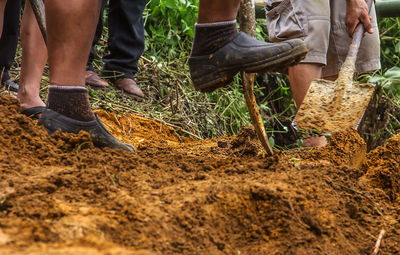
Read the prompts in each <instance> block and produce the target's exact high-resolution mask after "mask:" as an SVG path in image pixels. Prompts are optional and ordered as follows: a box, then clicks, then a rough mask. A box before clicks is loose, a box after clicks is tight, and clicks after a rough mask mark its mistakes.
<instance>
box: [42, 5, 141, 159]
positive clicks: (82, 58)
mask: <svg viewBox="0 0 400 255" xmlns="http://www.w3.org/2000/svg"><path fill="white" fill-rule="evenodd" d="M45 9H46V25H47V35H48V37H47V44H48V56H49V64H50V83H51V86H50V88H49V95H48V100H47V107H46V110H45V111H44V112H43V113H42V116H41V117H40V119H39V122H38V124H39V125H43V126H44V127H45V128H46V130H47V131H48V132H49V133H53V132H55V131H57V130H58V131H61V132H66V133H79V132H80V131H86V132H88V133H89V135H90V137H91V138H92V141H93V144H94V145H96V146H99V147H112V148H120V149H123V150H126V151H130V152H135V148H134V147H133V146H132V145H129V144H124V143H121V142H120V141H118V140H117V139H116V138H115V137H113V136H112V135H111V134H110V133H109V132H108V131H107V129H106V128H105V127H104V125H103V124H102V123H101V121H100V119H98V118H97V116H96V115H95V114H94V113H93V111H92V109H91V106H90V102H89V94H88V90H87V89H86V88H85V71H86V63H87V60H88V56H89V50H90V46H91V44H92V41H93V37H94V32H95V29H96V24H97V21H98V16H99V13H100V1H99V0H70V1H68V4H65V1H64V0H51V1H48V0H47V1H45Z"/></svg>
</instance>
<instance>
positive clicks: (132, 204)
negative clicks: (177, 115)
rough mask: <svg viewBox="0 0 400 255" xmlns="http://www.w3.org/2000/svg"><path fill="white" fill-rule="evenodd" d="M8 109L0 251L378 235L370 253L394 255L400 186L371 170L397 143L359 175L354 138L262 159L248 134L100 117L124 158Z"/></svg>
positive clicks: (184, 249)
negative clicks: (125, 147) (187, 132)
mask: <svg viewBox="0 0 400 255" xmlns="http://www.w3.org/2000/svg"><path fill="white" fill-rule="evenodd" d="M17 109H18V106H17V103H16V101H15V100H13V99H11V98H9V97H2V98H1V99H0V144H1V147H0V148H1V149H0V254H44V253H45V254H113V255H114V254H352V255H354V254H370V253H371V252H372V250H373V249H374V245H375V242H376V238H377V236H378V234H379V232H380V231H381V229H384V230H385V231H386V234H385V236H384V238H383V242H382V244H381V246H380V251H379V254H398V253H400V247H399V245H398V244H399V243H400V232H399V229H400V223H399V222H398V219H400V216H399V212H400V206H399V205H398V204H397V203H396V200H395V199H393V197H392V196H388V195H386V194H391V193H390V192H392V193H396V192H397V191H398V190H397V187H398V186H395V183H396V180H398V179H396V178H397V177H395V174H391V175H390V177H391V178H392V179H391V183H392V184H391V186H390V185H388V184H387V183H388V181H387V179H388V177H389V175H388V176H386V175H382V174H380V172H384V171H389V172H390V173H395V164H396V162H397V161H396V157H397V153H398V148H399V147H398V146H397V147H396V145H395V143H394V142H390V143H388V145H387V146H386V147H385V148H380V149H378V150H377V151H375V152H372V153H371V154H369V155H368V156H367V161H365V163H364V165H363V166H362V168H358V166H360V164H361V162H363V161H364V159H365V157H364V155H365V144H364V143H363V141H362V140H361V138H360V137H359V136H358V135H357V133H356V132H355V131H354V130H349V131H348V132H342V133H340V134H335V135H334V136H333V137H332V141H331V143H330V144H329V146H327V147H325V148H321V149H313V150H296V151H286V152H279V153H276V154H275V155H274V156H272V157H267V156H266V155H265V154H264V153H262V150H260V148H261V147H260V146H259V144H258V142H257V140H256V138H255V136H254V132H253V131H252V130H251V129H249V128H245V129H243V130H242V131H241V133H240V134H239V135H238V136H237V137H233V138H228V137H223V138H219V139H212V140H203V141H197V140H193V139H188V138H184V137H180V136H178V135H177V134H176V133H175V132H174V130H173V129H171V128H169V127H168V126H166V125H162V124H160V123H157V122H155V121H152V120H148V119H145V118H142V117H138V116H135V115H129V116H128V115H125V116H118V115H114V114H111V113H107V112H103V111H100V112H98V114H99V115H100V117H101V118H102V120H103V121H104V122H105V124H106V126H107V127H108V128H109V130H110V131H111V132H112V133H113V134H114V135H116V136H117V137H119V138H120V139H121V140H123V141H124V142H130V143H132V144H134V145H135V146H137V148H138V154H137V155H132V154H129V153H127V152H124V151H122V150H112V149H99V148H95V147H93V145H92V143H91V142H90V140H89V139H88V137H87V134H85V133H81V134H79V135H66V134H56V135H54V136H52V137H50V136H48V135H47V133H46V132H45V131H44V130H43V128H41V127H38V126H36V125H35V122H34V121H32V120H30V119H28V118H26V117H24V116H22V115H20V114H18V113H17ZM394 140H395V139H394ZM394 140H393V141H394ZM379 153H380V154H379ZM389 162H391V163H389ZM381 166H382V167H381ZM387 166H389V167H387ZM380 167H381V168H380ZM390 167H392V168H390ZM378 169H381V170H378ZM383 169H386V170H383ZM387 169H390V170H387ZM389 172H388V173H389ZM364 173H366V174H365V175H364ZM385 178H386V179H385ZM388 192H389V193H388Z"/></svg>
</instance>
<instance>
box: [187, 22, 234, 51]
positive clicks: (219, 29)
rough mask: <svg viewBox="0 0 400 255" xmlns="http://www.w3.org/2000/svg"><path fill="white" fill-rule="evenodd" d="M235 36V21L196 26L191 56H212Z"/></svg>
mask: <svg viewBox="0 0 400 255" xmlns="http://www.w3.org/2000/svg"><path fill="white" fill-rule="evenodd" d="M236 34H237V29H236V20H231V21H222V22H215V23H201V24H196V26H195V35H194V40H193V47H192V54H191V55H192V56H202V55H208V54H212V53H214V52H216V51H217V50H219V49H220V48H222V47H224V46H225V45H226V44H227V43H229V42H230V41H232V40H233V39H234V38H235V36H236Z"/></svg>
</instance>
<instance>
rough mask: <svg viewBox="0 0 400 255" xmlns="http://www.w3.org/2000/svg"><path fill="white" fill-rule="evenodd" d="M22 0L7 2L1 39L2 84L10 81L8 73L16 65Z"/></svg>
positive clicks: (0, 65) (0, 67)
mask: <svg viewBox="0 0 400 255" xmlns="http://www.w3.org/2000/svg"><path fill="white" fill-rule="evenodd" d="M20 10H21V0H9V1H7V4H6V8H5V13H4V27H3V34H2V35H1V39H0V75H1V76H2V77H1V79H2V82H5V81H6V80H9V79H10V76H9V74H8V71H9V70H10V68H11V66H12V65H13V63H14V58H15V52H16V50H17V45H18V38H19V16H20Z"/></svg>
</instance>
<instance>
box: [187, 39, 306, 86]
mask: <svg viewBox="0 0 400 255" xmlns="http://www.w3.org/2000/svg"><path fill="white" fill-rule="evenodd" d="M307 52H308V50H307V48H306V46H305V45H300V46H297V47H295V48H293V49H291V50H290V51H287V52H284V54H281V55H278V56H274V57H273V58H269V59H264V60H262V61H259V62H256V63H250V64H247V65H242V66H240V67H236V66H235V67H234V68H232V67H230V68H229V69H225V70H220V71H215V72H213V73H210V74H209V75H207V76H206V77H205V80H209V82H206V83H203V84H200V85H198V84H196V85H195V89H196V90H197V91H200V92H213V91H214V90H216V89H218V88H221V87H225V86H227V85H228V84H230V83H231V82H232V81H233V77H234V76H235V75H236V74H237V73H238V72H239V70H240V69H242V70H243V71H245V72H248V73H267V72H276V71H279V70H282V69H283V68H285V67H287V66H293V65H295V64H297V63H299V62H300V61H301V60H303V59H304V57H305V56H306V54H307ZM215 77H217V78H215Z"/></svg>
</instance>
